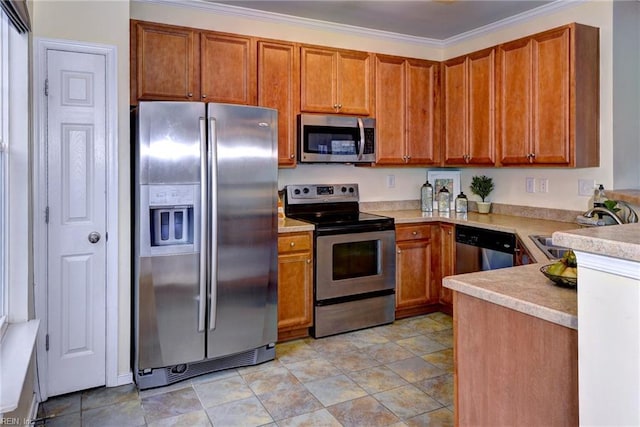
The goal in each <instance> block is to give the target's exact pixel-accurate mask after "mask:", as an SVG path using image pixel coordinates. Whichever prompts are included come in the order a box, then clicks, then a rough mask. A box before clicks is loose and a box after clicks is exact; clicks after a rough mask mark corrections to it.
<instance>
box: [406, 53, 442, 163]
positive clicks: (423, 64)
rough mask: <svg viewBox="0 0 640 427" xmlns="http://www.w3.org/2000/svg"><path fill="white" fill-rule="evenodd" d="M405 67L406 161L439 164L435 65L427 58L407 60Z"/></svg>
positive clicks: (436, 73)
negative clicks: (424, 59) (425, 59)
mask: <svg viewBox="0 0 640 427" xmlns="http://www.w3.org/2000/svg"><path fill="white" fill-rule="evenodd" d="M406 67H407V68H406V75H407V84H406V101H405V104H406V107H405V108H406V111H407V121H406V127H407V134H406V146H407V159H408V161H407V163H409V164H412V165H432V164H435V163H439V162H440V132H439V131H440V121H439V118H440V114H439V102H438V101H439V81H438V76H439V70H438V69H439V65H438V63H436V62H431V61H421V60H417V59H407V61H406Z"/></svg>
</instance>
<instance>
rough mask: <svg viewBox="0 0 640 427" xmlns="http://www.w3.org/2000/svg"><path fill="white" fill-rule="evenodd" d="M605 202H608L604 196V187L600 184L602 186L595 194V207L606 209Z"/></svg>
mask: <svg viewBox="0 0 640 427" xmlns="http://www.w3.org/2000/svg"><path fill="white" fill-rule="evenodd" d="M605 200H607V198H606V197H605V195H604V185H602V184H600V186H599V187H598V188H596V189H595V191H594V192H593V207H594V208H598V207H600V208H604V201H605Z"/></svg>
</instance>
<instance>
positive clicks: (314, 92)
mask: <svg viewBox="0 0 640 427" xmlns="http://www.w3.org/2000/svg"><path fill="white" fill-rule="evenodd" d="M300 61H301V63H300V84H301V88H300V109H301V110H302V111H305V112H317V113H335V112H336V107H337V101H336V99H337V93H336V90H337V82H336V70H337V68H336V67H337V54H336V52H335V51H334V50H330V49H321V48H316V47H309V46H303V47H302V48H301V50H300Z"/></svg>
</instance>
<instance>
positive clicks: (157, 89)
mask: <svg viewBox="0 0 640 427" xmlns="http://www.w3.org/2000/svg"><path fill="white" fill-rule="evenodd" d="M130 55H131V57H130V61H131V76H130V78H131V104H137V103H138V100H177V101H192V100H195V101H198V100H199V99H200V35H199V32H198V31H196V30H194V29H192V28H184V27H176V26H172V25H163V24H155V23H151V22H140V21H131V46H130Z"/></svg>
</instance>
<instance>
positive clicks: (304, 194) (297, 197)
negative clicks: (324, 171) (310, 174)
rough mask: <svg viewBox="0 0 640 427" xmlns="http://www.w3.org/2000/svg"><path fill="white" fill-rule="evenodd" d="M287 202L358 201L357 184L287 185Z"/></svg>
mask: <svg viewBox="0 0 640 427" xmlns="http://www.w3.org/2000/svg"><path fill="white" fill-rule="evenodd" d="M286 192H287V203H288V204H292V205H294V204H308V203H341V202H358V200H359V195H358V184H305V185H287V186H286Z"/></svg>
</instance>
